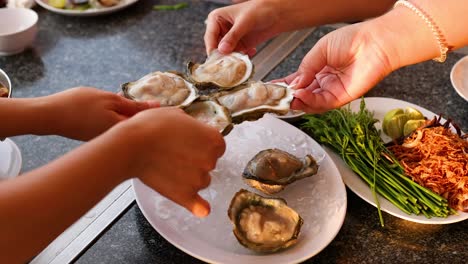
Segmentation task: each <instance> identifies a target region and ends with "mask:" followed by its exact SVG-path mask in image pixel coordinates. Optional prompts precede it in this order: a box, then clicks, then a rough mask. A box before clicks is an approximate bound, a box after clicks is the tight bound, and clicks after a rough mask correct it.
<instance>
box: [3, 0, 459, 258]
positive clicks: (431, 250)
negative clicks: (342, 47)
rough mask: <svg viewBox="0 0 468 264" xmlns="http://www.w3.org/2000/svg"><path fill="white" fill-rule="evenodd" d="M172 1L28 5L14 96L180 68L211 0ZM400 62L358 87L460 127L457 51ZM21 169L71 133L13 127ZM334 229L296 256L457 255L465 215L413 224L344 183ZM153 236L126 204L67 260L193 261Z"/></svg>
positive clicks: (295, 57) (292, 65)
mask: <svg viewBox="0 0 468 264" xmlns="http://www.w3.org/2000/svg"><path fill="white" fill-rule="evenodd" d="M176 2H180V1H171V0H167V1H156V0H140V1H138V2H137V3H136V4H134V5H132V6H131V7H129V8H126V9H124V10H122V11H120V12H117V13H114V14H110V15H106V16H100V17H86V18H85V17H67V16H62V15H59V14H54V13H51V12H49V11H45V10H44V9H42V8H36V11H38V13H39V34H38V37H37V40H36V41H35V43H34V46H33V48H31V49H29V50H27V51H25V52H24V53H22V54H18V55H14V56H9V57H0V68H2V69H3V70H5V71H6V72H7V73H8V74H9V76H10V78H11V79H12V84H13V89H14V97H37V96H43V95H48V94H52V93H55V92H58V91H62V90H65V89H67V88H68V87H73V86H78V85H90V86H95V87H99V88H101V89H105V90H109V91H116V90H118V88H119V86H120V84H121V83H124V82H127V81H131V80H134V79H137V78H139V77H141V76H143V75H145V74H147V73H149V72H151V71H154V70H161V71H165V70H179V71H182V70H183V67H184V64H185V62H186V61H187V60H195V61H201V60H203V59H204V57H205V53H204V45H203V33H204V19H205V17H206V15H207V14H208V13H209V11H210V10H212V9H214V8H216V7H218V6H219V5H217V4H213V3H209V2H205V1H188V2H189V3H190V6H189V7H188V8H186V9H182V10H178V11H166V12H157V11H153V10H152V8H151V7H152V5H153V4H173V3H176ZM331 30H332V28H331V27H326V26H325V27H321V28H319V29H318V30H317V31H315V32H314V33H313V34H312V35H311V36H310V37H309V38H307V40H306V41H305V42H304V43H303V44H302V45H301V46H300V47H299V48H298V49H297V50H296V51H295V52H293V53H292V54H291V55H290V56H289V57H288V58H287V59H286V60H285V61H284V62H283V63H282V64H281V65H279V66H278V67H277V68H276V69H275V70H274V71H273V72H272V73H271V74H270V75H269V76H267V77H266V79H267V80H269V79H275V78H278V77H282V76H285V75H287V74H289V73H291V72H293V71H294V70H295V69H296V68H297V66H298V65H299V63H300V61H301V59H302V57H303V56H304V55H305V54H306V52H307V51H308V50H309V49H310V48H311V47H312V45H313V44H314V43H315V42H316V41H317V40H318V38H320V37H321V36H323V35H324V34H326V33H327V32H329V31H331ZM462 56H463V55H460V54H450V55H449V57H448V60H447V62H445V63H444V64H439V63H435V62H425V63H421V64H418V65H414V66H409V67H406V68H403V69H400V70H398V71H396V72H394V73H392V74H391V75H390V76H388V77H387V78H386V79H384V80H383V81H382V82H381V83H379V84H378V85H377V86H376V87H375V88H374V89H373V90H372V91H371V92H369V94H368V95H367V96H384V97H391V98H397V99H403V100H406V101H409V102H411V103H415V104H418V105H421V106H423V107H425V108H427V109H430V110H432V111H433V112H436V113H445V114H447V115H448V116H450V117H452V118H453V119H454V120H456V121H457V122H458V123H459V125H460V126H461V127H462V128H463V130H465V131H468V103H467V102H466V101H464V100H463V99H462V98H461V97H459V96H458V95H457V94H456V92H455V91H454V90H453V88H452V87H451V84H450V79H449V71H450V69H451V67H452V65H453V64H454V63H455V62H456V61H457V60H458V59H460V58H461V57H462ZM13 140H14V141H15V142H16V143H17V144H18V145H19V147H20V148H21V150H22V156H23V161H24V164H23V167H22V171H23V172H25V171H29V170H31V169H34V168H37V167H39V166H41V165H43V164H45V163H47V162H49V161H51V160H53V159H54V158H56V157H58V156H60V155H63V154H64V153H66V152H68V151H70V150H71V149H73V148H75V147H76V146H78V145H79V144H80V142H77V141H72V140H68V139H63V138H59V137H54V136H49V137H37V136H20V137H15V138H13ZM347 196H348V209H347V214H346V218H345V221H344V224H343V227H342V229H341V230H340V232H339V233H338V235H337V236H336V238H335V239H334V240H333V242H332V243H331V244H330V245H328V246H327V247H326V248H325V249H324V250H323V251H321V252H320V253H319V254H317V255H316V256H314V257H312V258H311V259H309V260H307V261H306V263H454V264H456V263H466V261H467V259H468V251H467V248H468V242H467V238H468V221H464V222H460V223H455V224H448V225H423V224H416V223H412V222H408V221H405V220H401V219H399V218H396V217H393V216H391V215H389V214H387V213H383V215H384V220H385V223H386V226H385V227H381V226H380V225H379V220H378V215H377V211H376V209H375V208H374V207H373V206H371V205H369V204H368V203H366V202H365V201H363V200H362V199H360V198H359V197H357V196H356V195H354V194H353V193H352V192H351V191H350V190H348V195H347ZM200 262H201V261H199V260H197V259H195V258H193V257H191V256H189V255H187V254H186V253H184V252H182V251H181V250H179V249H177V248H176V247H174V246H173V245H171V244H170V243H169V242H167V241H166V240H165V239H164V238H163V237H161V236H160V235H159V234H158V233H157V232H156V231H155V230H154V229H153V228H152V227H151V225H150V224H149V223H148V221H147V220H146V219H145V218H144V216H143V215H142V213H141V211H140V209H139V208H138V206H137V205H136V204H135V203H134V204H133V205H132V206H131V207H130V208H129V210H127V211H126V212H125V213H123V215H122V216H121V217H120V218H119V219H118V220H117V222H116V223H115V224H113V225H112V226H111V227H110V228H109V229H108V230H107V231H106V232H105V233H104V234H103V235H102V236H101V237H100V238H99V239H98V240H97V241H96V242H95V243H94V244H92V245H91V246H90V247H89V248H88V249H87V250H86V251H85V252H83V254H82V255H81V256H80V257H79V258H78V259H76V263H200Z"/></svg>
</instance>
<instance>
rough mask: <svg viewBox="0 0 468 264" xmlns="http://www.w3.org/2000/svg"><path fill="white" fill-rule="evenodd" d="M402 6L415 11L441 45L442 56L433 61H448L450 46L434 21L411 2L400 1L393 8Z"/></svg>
mask: <svg viewBox="0 0 468 264" xmlns="http://www.w3.org/2000/svg"><path fill="white" fill-rule="evenodd" d="M399 5H402V6H405V7H407V8H409V9H410V10H411V11H413V12H414V13H415V14H416V15H418V16H419V17H420V18H422V19H423V20H424V22H425V23H426V24H427V25H428V26H429V28H430V29H431V31H432V34H433V35H434V37H435V38H436V40H437V44H438V45H439V50H440V56H439V57H437V58H434V59H433V60H435V61H437V62H444V61H445V59H447V52H448V51H449V50H450V49H449V46H448V44H447V40H446V39H445V37H444V35H443V34H442V31H441V30H440V29H439V27H438V26H437V25H436V23H435V22H434V20H432V19H431V17H430V16H429V15H428V14H427V13H426V12H424V11H423V10H422V9H421V8H418V7H416V6H415V5H414V4H412V3H411V2H409V1H404V0H398V1H397V2H396V3H395V4H394V5H393V8H395V7H397V6H399Z"/></svg>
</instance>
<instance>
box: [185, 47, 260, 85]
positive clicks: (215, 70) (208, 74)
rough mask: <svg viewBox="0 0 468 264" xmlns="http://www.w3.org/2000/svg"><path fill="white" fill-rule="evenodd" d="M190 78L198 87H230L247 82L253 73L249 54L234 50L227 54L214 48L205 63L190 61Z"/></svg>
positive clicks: (188, 67)
mask: <svg viewBox="0 0 468 264" xmlns="http://www.w3.org/2000/svg"><path fill="white" fill-rule="evenodd" d="M187 71H188V75H189V78H190V79H191V80H192V82H193V83H194V84H195V85H196V86H197V87H198V88H207V87H213V86H215V87H217V88H219V89H230V88H232V87H235V86H238V85H240V84H242V83H244V82H246V81H247V80H248V79H249V78H250V76H251V75H252V73H253V64H252V61H250V59H249V56H247V55H244V54H242V53H238V52H233V53H230V54H227V55H224V54H222V53H220V52H219V51H218V50H214V51H212V52H211V54H210V55H209V56H208V58H207V59H206V61H205V62H204V63H203V64H197V63H193V62H189V63H188V65H187Z"/></svg>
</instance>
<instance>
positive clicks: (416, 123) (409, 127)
mask: <svg viewBox="0 0 468 264" xmlns="http://www.w3.org/2000/svg"><path fill="white" fill-rule="evenodd" d="M425 123H426V120H424V119H418V120H408V121H407V122H406V124H405V126H404V127H403V135H404V136H408V135H409V134H411V133H412V132H413V131H415V130H416V129H417V128H419V127H421V126H423V125H424V124H425Z"/></svg>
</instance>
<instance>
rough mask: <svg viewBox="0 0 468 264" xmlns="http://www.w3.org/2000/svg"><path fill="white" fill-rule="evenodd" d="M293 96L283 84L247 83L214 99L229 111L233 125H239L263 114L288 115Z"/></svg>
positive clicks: (290, 89)
mask: <svg viewBox="0 0 468 264" xmlns="http://www.w3.org/2000/svg"><path fill="white" fill-rule="evenodd" d="M293 94H294V93H293V89H292V88H291V87H290V86H288V85H287V84H285V83H264V82H248V83H246V84H245V85H242V86H239V87H236V88H234V89H233V90H230V91H223V92H219V93H217V94H215V95H214V97H215V98H216V100H217V101H218V102H219V103H220V104H221V105H223V106H225V107H226V108H227V109H229V111H230V112H231V116H232V119H233V122H234V123H241V122H242V121H244V120H256V119H258V118H260V117H262V116H263V114H265V113H276V114H279V115H282V114H286V113H288V111H289V109H290V108H289V106H290V103H291V101H292V100H293Z"/></svg>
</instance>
